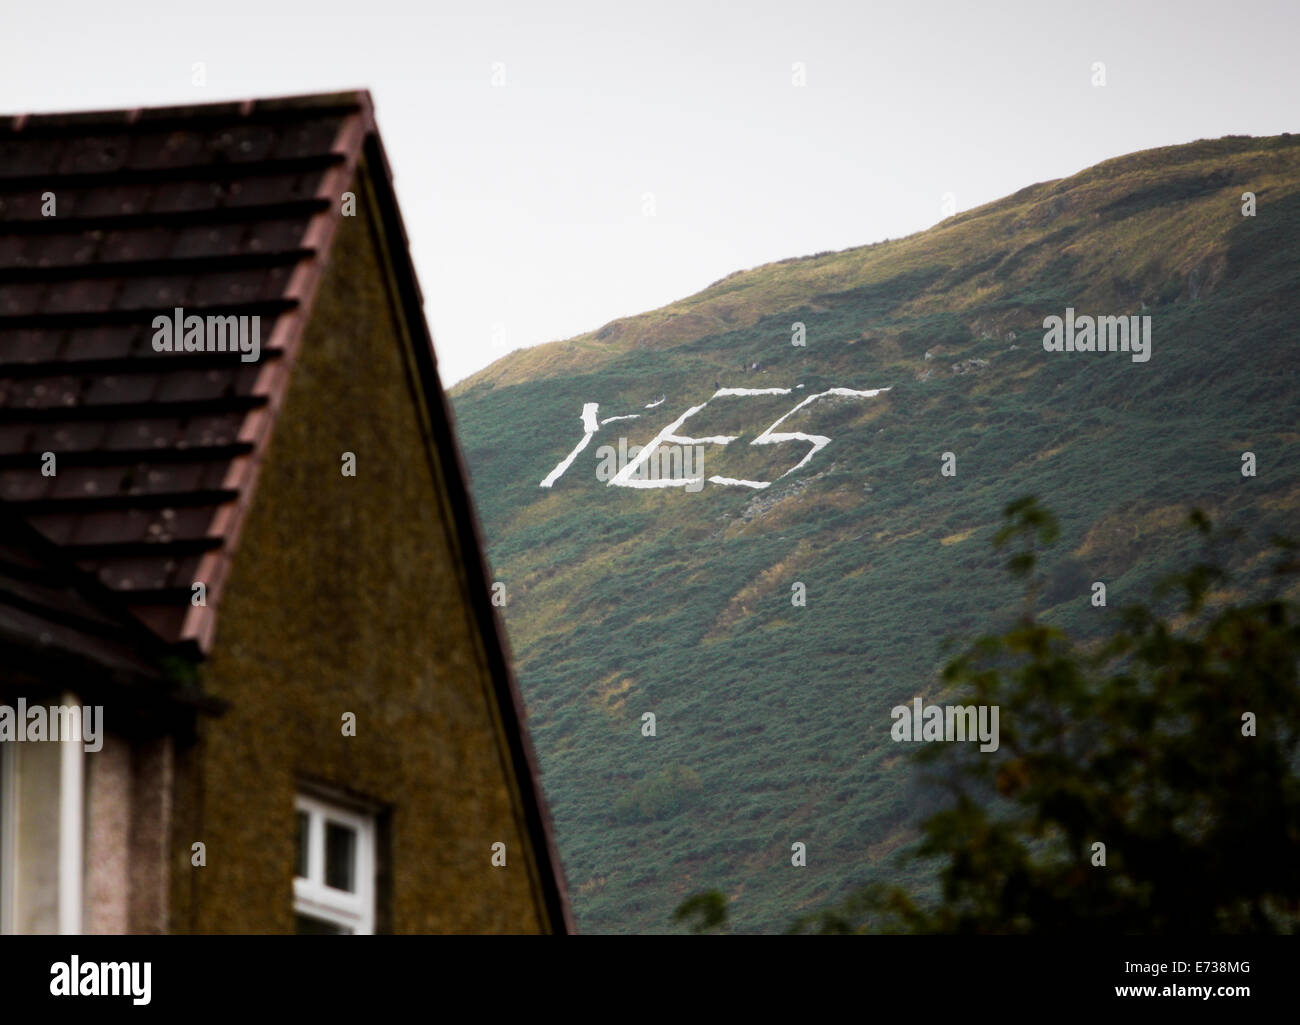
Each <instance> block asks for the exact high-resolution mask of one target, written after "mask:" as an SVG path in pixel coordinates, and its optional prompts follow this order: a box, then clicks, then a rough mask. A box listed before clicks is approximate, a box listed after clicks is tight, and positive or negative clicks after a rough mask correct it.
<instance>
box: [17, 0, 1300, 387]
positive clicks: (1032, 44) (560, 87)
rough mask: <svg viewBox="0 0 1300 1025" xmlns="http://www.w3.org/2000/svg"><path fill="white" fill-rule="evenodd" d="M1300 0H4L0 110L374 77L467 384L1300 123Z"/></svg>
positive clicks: (244, 92)
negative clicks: (732, 289) (682, 302)
mask: <svg viewBox="0 0 1300 1025" xmlns="http://www.w3.org/2000/svg"><path fill="white" fill-rule="evenodd" d="M191 9H193V10H196V11H198V13H191ZM307 11H311V12H312V13H311V14H310V15H307V14H306V13H305V12H307ZM1298 11H1300V3H1297V2H1295V0H1290V2H1257V0H1238V2H1236V3H1233V4H1230V5H1224V4H1222V3H1207V2H1200V0H1190V2H1189V0H1179V2H1177V3H1170V2H1168V0H1165V2H1157V3H1143V2H1141V0H1122V2H1116V3H1089V2H1086V0H1083V2H1071V3H1056V2H1044V0H1037V2H1033V0H1031V2H1023V3H1021V2H1016V3H1000V2H998V0H985V2H982V3H971V2H969V0H956V2H944V3H927V2H923V0H904V2H899V3H888V4H883V3H873V2H870V0H837V2H819V0H785V2H769V3H747V4H742V3H709V2H707V0H687V2H674V0H656V2H655V3H653V4H635V5H633V4H624V3H618V2H616V0H604V2H584V3H577V2H567V3H557V2H554V0H532V2H526V0H519V2H513V3H473V2H462V3H456V4H453V3H446V2H442V0H425V2H420V0H362V2H359V3H358V2H356V0H347V2H341V0H312V2H306V0H297V2H295V3H287V2H282V0H255V2H249V0H222V2H220V3H214V4H205V5H203V6H202V9H199V8H198V5H195V4H186V3H178V2H176V0H167V2H158V0H151V2H144V0H113V2H110V3H102V2H91V0H80V2H76V3H60V2H57V0H42V2H40V3H21V4H20V3H17V2H15V0H9V2H8V3H6V4H5V5H4V10H3V26H4V27H3V31H2V32H0V111H3V112H4V113H37V112H45V111H56V110H86V109H97V108H112V107H135V106H153V105H166V104H175V103H193V102H204V101H209V100H210V101H219V100H228V99H244V98H249V97H263V96H273V95H285V94H292V93H302V92H317V91H333V90H338V89H344V88H356V87H367V88H369V89H370V90H371V91H372V92H373V94H374V97H375V103H376V113H377V117H378V120H379V126H380V130H381V132H382V134H383V138H384V143H385V146H386V147H387V150H388V154H389V159H390V160H391V162H392V164H393V169H394V172H395V174H396V184H397V191H398V198H399V200H400V201H401V204H402V209H403V214H404V217H405V220H406V226H407V230H408V232H409V233H410V235H411V245H412V250H413V252H414V254H415V261H416V266H417V269H418V271H419V274H420V279H421V284H422V286H423V289H424V293H425V303H426V307H425V308H426V313H427V315H428V317H429V321H430V323H431V325H432V328H433V332H434V337H435V339H436V345H437V349H438V357H439V364H440V366H441V369H442V375H443V382H444V384H446V385H448V386H450V385H451V384H453V383H455V382H456V381H457V380H459V379H461V378H462V377H464V376H466V375H467V374H469V373H472V372H473V371H475V370H477V369H479V368H480V367H483V366H485V365H487V364H488V363H490V362H491V361H492V360H493V359H495V358H497V357H498V356H501V355H504V353H505V352H507V351H509V350H510V349H513V348H518V347H521V346H528V345H535V344H537V343H539V342H545V341H550V340H553V339H557V338H568V337H571V336H573V335H576V334H580V333H582V332H584V331H588V330H592V329H594V328H597V327H600V326H601V325H602V324H604V323H606V322H607V321H609V320H612V319H614V318H615V317H620V316H627V315H629V314H633V313H639V312H641V311H643V310H648V309H654V308H655V307H658V306H662V305H663V304H665V303H668V302H671V301H673V300H675V299H679V298H682V297H684V296H687V295H690V294H692V293H694V292H697V291H699V290H700V289H702V288H704V287H706V286H707V285H709V284H710V283H711V282H713V281H715V280H717V279H718V278H721V277H724V276H725V275H727V274H729V273H731V272H732V271H735V270H740V269H742V268H747V267H753V266H757V265H759V264H762V263H767V262H770V261H772V260H779V259H783V258H785V257H790V256H801V255H806V254H809V253H815V252H820V251H822V250H827V249H843V248H846V247H848V246H854V245H862V244H865V243H868V242H875V241H879V240H881V239H884V238H897V237H899V236H902V235H907V234H910V233H912V232H915V231H919V230H921V229H924V228H927V227H929V226H930V225H932V224H934V223H935V222H937V221H938V220H940V219H941V216H942V203H943V197H944V194H945V193H951V194H952V195H953V197H954V199H955V203H956V209H957V210H964V209H969V208H970V207H972V206H977V205H979V204H980V203H984V202H987V201H989V200H992V199H996V198H998V197H1000V196H1003V195H1006V194H1008V193H1011V192H1014V191H1016V190H1017V189H1020V188H1022V187H1024V186H1026V185H1030V184H1032V183H1034V182H1038V181H1044V180H1046V179H1051V178H1059V177H1063V176H1065V175H1069V174H1072V173H1074V172H1075V171H1078V170H1081V169H1082V168H1085V167H1087V166H1089V165H1091V164H1094V163H1096V162H1097V161H1099V160H1104V159H1106V158H1108V157H1113V156H1118V155H1120V154H1123V153H1128V152H1131V151H1133V150H1139V149H1146V148H1149V147H1152V146H1163V145H1169V144H1174V143H1182V142H1189V141H1191V140H1194V139H1198V138H1212V137H1218V136H1221V135H1229V134H1245V135H1275V134H1279V133H1281V132H1284V131H1292V132H1294V131H1300V59H1298V58H1297V50H1296V46H1297V29H1298V28H1300V14H1298V13H1297V12H1298ZM195 62H202V63H203V64H204V65H205V70H206V84H205V85H203V86H201V87H200V86H195V85H194V84H193V83H192V67H193V65H194V63H195ZM1095 62H1102V63H1104V65H1105V85H1104V86H1100V87H1099V86H1095V85H1093V79H1094V77H1095V71H1094V68H1093V65H1094V63H1095ZM796 63H798V64H800V65H801V66H802V76H803V80H804V82H805V84H804V85H802V86H800V85H796V84H795V81H796V79H797V78H798V77H799V71H798V70H797V69H796V68H795V65H796ZM502 66H503V67H502ZM502 74H504V84H499V83H501V82H502ZM494 76H495V80H496V81H495V83H494ZM647 194H650V196H651V197H652V204H653V209H652V213H653V216H647V212H648V211H649V210H650V202H649V201H648V200H649V197H647Z"/></svg>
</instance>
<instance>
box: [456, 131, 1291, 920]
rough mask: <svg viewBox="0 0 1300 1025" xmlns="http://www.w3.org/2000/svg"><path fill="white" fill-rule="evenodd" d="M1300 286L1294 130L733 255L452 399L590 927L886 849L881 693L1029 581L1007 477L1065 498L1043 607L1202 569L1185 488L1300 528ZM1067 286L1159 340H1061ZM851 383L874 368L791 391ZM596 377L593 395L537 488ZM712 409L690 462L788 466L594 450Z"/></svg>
mask: <svg viewBox="0 0 1300 1025" xmlns="http://www.w3.org/2000/svg"><path fill="white" fill-rule="evenodd" d="M1243 192H1252V193H1254V194H1255V196H1256V197H1257V204H1258V206H1257V213H1256V216H1254V217H1244V216H1243V215H1242V193H1243ZM1298 285H1300V137H1297V136H1281V137H1278V138H1271V139H1253V138H1239V137H1229V138H1226V139H1220V140H1216V141H1203V142H1197V143H1193V144H1190V145H1187V146H1179V147H1170V148H1166V149H1159V150H1151V151H1147V152H1143V153H1137V154H1133V155H1131V156H1127V157H1123V158H1120V159H1117V160H1112V161H1108V162H1106V163H1104V164H1101V165H1098V166H1097V167H1094V168H1091V169H1089V170H1087V171H1084V172H1082V173H1080V174H1078V175H1075V176H1073V177H1071V178H1068V179H1063V180H1061V181H1056V182H1049V183H1044V184H1040V185H1034V186H1032V187H1030V188H1027V189H1024V190H1022V191H1020V192H1018V193H1016V194H1015V195H1013V196H1010V197H1008V198H1006V199H1003V200H1000V201H998V202H996V203H992V204H989V205H987V206H984V207H980V208H978V209H976V210H972V211H969V212H966V213H962V214H960V215H958V216H956V217H953V218H950V219H948V220H946V221H944V222H943V223H941V224H940V225H938V226H936V227H935V228H933V229H931V230H929V231H926V232H922V233H920V234H917V235H913V236H910V237H908V238H905V239H900V240H895V241H889V242H884V243H880V244H877V245H872V246H866V247H862V248H857V249H851V250H846V251H844V252H839V253H826V254H821V255H818V256H814V257H809V258H806V259H799V260H788V261H783V262H781V263H777V264H772V265H769V266H765V267H760V268H757V269H755V270H751V271H746V272H742V273H738V274H734V275H732V276H730V277H728V278H726V279H724V280H723V281H720V282H717V283H716V284H714V285H712V286H710V287H709V288H707V289H705V290H704V291H703V292H701V293H699V294H698V295H696V296H693V297H691V298H689V299H686V300H684V301H682V302H679V303H676V304H673V305H672V306H669V307H665V308H664V309H662V310H657V311H654V312H652V313H647V314H644V315H641V316H636V317H629V318H627V319H624V320H619V321H615V322H614V323H612V324H609V325H607V326H606V327H604V328H602V329H601V330H600V331H597V332H595V333H593V334H590V335H584V336H582V337H580V338H576V339H573V340H570V341H566V342H557V343H553V344H551V345H545V346H540V347H538V348H535V349H530V350H526V351H521V352H516V353H513V354H511V355H510V356H507V357H506V358H504V359H502V360H500V361H498V362H497V363H495V364H493V365H492V366H491V367H489V368H487V369H486V370H484V371H482V372H481V373H479V374H477V375H475V376H474V377H472V378H470V379H468V380H467V381H465V382H463V383H462V384H461V385H460V386H459V387H458V388H457V389H455V391H454V393H453V398H454V401H455V407H456V413H457V418H458V421H459V430H460V437H461V442H462V445H463V446H464V448H465V451H466V455H467V457H468V460H469V463H470V468H471V471H472V474H473V486H474V492H475V497H476V501H477V503H478V508H479V512H480V515H481V516H482V518H483V521H484V527H485V531H486V534H487V538H488V542H489V547H490V556H491V559H492V563H493V566H494V568H495V574H496V578H497V579H498V580H499V581H500V582H501V583H503V584H504V585H505V587H506V594H507V595H508V606H507V608H506V610H505V612H506V619H507V624H508V627H509V631H510V637H511V642H512V644H513V647H514V654H515V658H516V662H517V667H518V671H519V675H520V681H521V685H522V687H523V690H524V696H525V699H526V701H527V704H528V709H529V718H530V726H531V730H532V734H533V738H534V742H535V744H536V746H537V748H538V752H539V756H540V759H541V763H542V769H543V773H544V779H545V785H546V790H547V795H548V798H549V800H550V804H551V809H552V813H553V815H554V817H555V821H556V827H557V831H558V836H559V843H560V848H561V854H562V856H563V860H564V863H565V867H566V870H567V872H568V876H569V880H570V887H571V891H572V896H573V901H574V907H575V911H576V914H577V917H578V921H579V925H580V927H581V928H582V929H584V930H588V931H642V932H644V931H661V930H662V931H671V930H673V929H674V928H675V927H674V926H673V925H672V924H671V921H670V916H671V912H672V909H673V908H674V907H675V905H676V904H677V902H678V901H679V900H680V899H681V898H682V897H683V896H685V895H687V894H689V893H692V892H695V891H698V890H702V889H707V888H713V887H717V888H719V889H722V890H724V891H725V892H727V893H728V894H729V895H730V896H731V897H732V898H733V904H732V917H733V921H734V923H735V925H736V927H737V928H740V929H747V930H760V929H762V930H772V929H778V928H783V927H784V926H785V925H787V924H788V923H789V921H790V920H791V919H792V918H793V917H794V916H795V915H796V914H798V913H800V912H802V911H804V910H806V909H808V908H809V907H813V906H816V905H818V904H820V903H823V902H825V901H827V900H830V899H833V898H835V897H837V896H839V895H841V894H842V893H844V892H845V890H846V889H847V888H848V887H850V886H852V885H854V884H857V883H861V882H865V881H868V880H870V879H872V878H874V877H877V876H878V875H882V874H889V873H896V872H897V871H898V870H897V868H896V867H895V865H894V859H893V855H894V854H895V853H896V852H898V851H899V850H900V849H903V848H904V847H906V845H907V844H908V843H909V842H910V841H911V839H912V838H913V832H912V830H913V823H914V822H915V821H916V819H917V817H918V816H919V815H921V814H923V813H924V812H925V811H926V810H927V802H929V801H930V800H932V798H931V797H930V796H929V795H928V793H927V791H925V790H924V789H923V788H921V787H920V786H919V785H918V783H917V781H916V780H915V779H913V778H912V775H911V770H910V769H909V768H908V762H907V759H905V758H903V757H902V755H903V753H904V752H903V750H902V749H901V747H900V745H898V744H895V743H894V742H893V741H892V740H891V739H890V733H889V730H890V726H891V724H892V720H891V718H890V714H889V712H890V709H891V708H892V707H893V706H894V705H896V704H899V703H903V702H907V701H910V700H911V698H912V697H913V696H914V695H921V696H923V697H924V698H925V699H926V701H927V702H929V701H939V700H941V698H942V693H941V684H940V682H939V680H938V678H937V676H936V669H937V668H938V666H939V665H940V664H941V662H942V659H943V654H944V649H943V646H942V645H943V642H944V640H945V639H946V638H953V637H969V636H970V635H972V634H974V633H977V632H982V631H984V630H987V629H993V628H996V627H997V626H999V625H1000V624H1002V623H1004V622H1005V621H1006V619H1007V617H1009V616H1010V615H1012V614H1013V613H1014V611H1015V609H1016V608H1017V602H1018V599H1019V596H1018V594H1017V593H1014V592H1013V590H1012V587H1011V585H1010V584H1009V583H1008V581H1007V579H1006V577H1005V574H1004V573H1003V572H1002V569H1001V563H1000V562H999V560H998V559H997V558H995V557H994V555H993V553H992V551H991V549H990V547H989V544H988V540H989V538H990V537H991V535H992V533H993V531H994V530H995V529H996V527H997V526H998V525H999V522H1000V516H1001V510H1002V507H1003V506H1004V505H1005V504H1006V503H1007V502H1008V501H1010V500H1011V499H1013V498H1016V497H1018V496H1020V495H1023V494H1026V493H1033V494H1036V495H1037V496H1039V498H1040V500H1041V501H1042V502H1043V503H1044V504H1045V505H1047V506H1049V507H1050V508H1051V509H1052V510H1053V511H1054V512H1056V514H1057V515H1058V517H1059V518H1060V521H1061V527H1062V543H1061V544H1059V545H1058V546H1057V547H1056V549H1054V550H1053V551H1052V552H1051V553H1050V554H1049V555H1048V557H1047V558H1046V559H1045V562H1044V568H1045V571H1046V573H1047V584H1046V587H1045V588H1044V593H1043V595H1042V597H1041V602H1042V606H1043V607H1044V608H1046V609H1047V610H1048V611H1047V616H1048V617H1049V618H1052V619H1058V620H1060V621H1062V622H1069V623H1070V624H1071V625H1072V626H1073V627H1075V628H1078V629H1082V630H1085V631H1087V630H1090V629H1092V628H1094V627H1096V626H1100V624H1101V623H1102V622H1103V621H1104V619H1103V617H1105V616H1106V615H1108V614H1109V613H1108V610H1106V609H1099V608H1094V607H1093V606H1092V605H1091V604H1090V601H1089V598H1090V596H1091V593H1092V591H1091V585H1092V583H1093V582H1094V581H1098V580H1100V581H1103V582H1104V583H1105V584H1106V586H1107V588H1108V592H1109V593H1108V598H1109V602H1110V604H1111V605H1112V606H1114V605H1115V604H1117V603H1119V602H1122V601H1123V600H1124V599H1125V598H1126V597H1131V598H1139V597H1141V598H1144V599H1145V598H1147V597H1148V596H1149V589H1150V586H1151V584H1152V582H1153V581H1154V579H1155V578H1156V577H1157V576H1159V575H1161V574H1163V573H1164V572H1167V571H1169V570H1170V569H1172V568H1174V567H1175V566H1180V565H1182V564H1183V563H1184V562H1185V560H1186V559H1187V558H1188V557H1189V554H1190V553H1191V551H1192V550H1193V549H1192V545H1193V542H1192V541H1191V540H1190V538H1189V536H1188V535H1187V534H1186V533H1185V532H1184V531H1182V530H1181V529H1180V526H1179V525H1180V523H1181V521H1182V519H1183V517H1184V515H1185V512H1186V510H1187V508H1188V507H1189V506H1191V505H1198V506H1200V507H1202V508H1204V509H1205V510H1206V511H1207V512H1209V513H1210V515H1211V516H1212V517H1213V518H1214V519H1215V520H1216V521H1220V522H1224V523H1227V524H1229V525H1232V526H1236V527H1239V528H1241V529H1242V530H1243V531H1244V532H1245V533H1246V536H1247V539H1248V543H1250V542H1252V541H1253V542H1257V543H1260V544H1262V543H1263V540H1264V539H1265V538H1267V537H1268V536H1269V535H1270V534H1272V533H1277V532H1281V531H1286V530H1290V531H1291V532H1292V533H1300V514H1298V513H1297V510H1298V509H1300V428H1298V426H1297V424H1298V422H1300V417H1297V412H1298V407H1300V401H1298V394H1300V393H1298V391H1297V377H1298V375H1297V364H1296V359H1295V355H1296V354H1295V346H1294V343H1293V339H1294V337H1295V332H1296V325H1297V322H1298V319H1300V295H1298V293H1297V286H1298ZM1067 307H1069V308H1072V309H1073V310H1075V311H1076V313H1077V314H1078V315H1080V316H1083V315H1088V316H1129V315H1136V316H1144V315H1145V316H1149V317H1150V318H1151V321H1150V324H1151V339H1152V344H1151V354H1150V359H1149V361H1147V362H1135V361H1134V360H1133V359H1132V358H1131V355H1130V354H1128V353H1125V352H1048V351H1045V350H1044V347H1043V335H1044V330H1043V323H1044V318H1045V317H1049V316H1064V314H1065V310H1066V308H1067ZM795 325H803V332H804V334H805V338H806V344H805V345H803V346H798V345H793V344H792V338H793V337H795V333H796V332H797V330H798V328H796V327H795ZM755 364H757V365H758V366H757V368H755V366H754V365H755ZM719 388H721V389H723V390H724V393H723V394H720V395H719V394H716V392H717V391H718V389H719ZM727 389H747V390H761V391H775V390H780V392H781V393H779V394H762V395H740V394H727V393H726V392H725V390H727ZM831 389H848V390H851V391H857V392H861V391H868V390H875V389H889V390H888V391H884V392H882V393H881V394H878V395H875V396H874V397H863V396H858V395H853V394H846V393H839V394H834V393H832V394H826V395H824V397H822V398H818V399H815V400H813V401H811V402H807V403H804V400H805V399H808V398H810V397H811V396H813V395H818V394H821V393H826V392H830V391H831ZM661 397H662V398H663V402H662V404H657V405H653V408H647V407H650V406H651V405H652V404H655V403H656V402H657V400H659V399H660V398H661ZM588 404H598V408H597V409H595V410H591V409H590V408H588V410H587V414H588V420H589V421H591V420H595V421H597V422H598V421H601V420H608V421H610V422H607V423H604V424H601V425H600V426H599V429H598V430H597V431H596V432H595V433H594V434H593V435H592V436H591V439H590V442H589V444H588V445H587V446H586V448H585V449H583V450H582V451H581V452H579V453H578V454H577V455H576V456H575V457H574V459H573V461H572V463H571V464H570V465H569V466H568V468H567V469H566V470H564V472H563V473H561V474H558V475H557V477H556V479H555V480H554V482H553V484H552V486H551V487H545V488H544V487H540V486H539V484H540V482H541V481H542V480H543V479H544V478H546V477H547V476H548V474H551V473H552V472H553V471H554V470H555V469H556V468H557V466H559V465H560V464H561V463H562V461H563V460H564V459H565V458H566V456H567V455H569V454H570V453H571V452H572V450H573V449H574V448H575V446H576V445H578V443H579V442H580V441H581V440H582V439H583V437H584V433H585V431H584V419H583V416H584V406H587V405H588ZM801 404H802V405H801ZM696 406H703V408H702V409H700V410H699V411H697V412H696V413H695V414H694V415H692V416H690V417H689V418H688V419H686V420H685V421H684V422H683V423H682V425H681V426H680V427H679V428H678V429H677V433H678V434H679V435H682V436H689V437H692V438H706V437H720V436H721V437H734V438H735V440H734V441H732V442H730V443H729V444H725V445H723V444H709V445H705V446H704V447H703V457H704V464H703V465H704V475H705V476H708V477H718V478H722V479H724V480H738V481H745V480H747V481H752V482H763V481H768V482H771V484H770V486H768V487H765V488H761V489H756V488H752V487H747V486H744V485H740V484H725V483H713V482H709V483H705V484H704V485H703V487H702V488H701V489H699V490H692V491H687V490H686V489H684V488H681V487H664V488H658V487H656V488H637V487H618V486H610V484H609V483H607V482H606V481H605V480H602V479H600V478H599V477H598V475H597V469H598V467H599V466H600V465H601V461H602V460H601V455H602V453H601V451H600V447H601V446H607V445H608V446H612V447H613V448H614V449H617V448H618V446H619V439H625V441H624V445H625V446H628V445H632V446H635V445H647V444H648V443H649V442H650V441H651V440H652V439H653V438H654V437H655V436H656V435H658V434H659V433H660V432H661V431H662V430H664V428H666V427H668V426H669V425H670V424H672V423H673V422H674V421H677V420H678V418H680V417H681V416H682V415H683V414H684V413H686V412H687V411H688V410H689V409H690V408H692V407H696ZM796 406H799V407H800V408H798V409H797V410H795V407H796ZM792 410H794V411H793V412H791V411H792ZM787 413H789V414H790V415H789V416H785V415H786V414H787ZM614 417H619V418H623V419H615V420H611V419H610V418H614ZM632 417H635V418H632ZM782 417H785V418H784V419H782ZM778 420H780V423H779V426H774V425H776V422H777V421H778ZM765 430H766V431H771V432H774V433H796V432H797V433H800V434H803V435H807V436H809V437H814V438H825V439H829V442H828V443H826V444H824V446H822V447H820V448H817V450H816V451H815V453H814V454H812V457H811V458H810V459H809V460H808V461H807V462H806V463H805V464H804V465H802V466H801V467H799V468H798V469H797V470H794V471H793V472H790V473H789V474H788V475H785V476H782V475H783V474H785V473H786V471H787V470H789V469H790V468H792V467H794V466H795V465H796V464H798V463H799V462H800V461H801V460H802V459H804V457H805V456H807V455H809V453H810V452H812V451H813V449H814V448H815V446H816V445H819V444H821V443H820V442H809V441H807V440H802V441H801V440H786V441H779V440H778V441H777V442H776V443H762V444H758V445H755V444H753V441H754V440H755V439H756V438H759V437H760V436H761V435H762V434H763V433H764V431H765ZM1247 451H1249V452H1253V453H1254V455H1255V460H1256V463H1257V466H1258V474H1257V476H1255V477H1253V478H1247V477H1243V475H1242V472H1241V467H1242V454H1243V453H1244V452H1247ZM944 453H951V454H952V456H953V457H954V460H955V467H956V473H955V475H953V476H945V475H944V474H942V473H941V466H942V456H943V454H944ZM1251 572H1252V567H1251V566H1249V565H1248V566H1247V567H1246V573H1247V576H1246V580H1247V585H1246V586H1249V581H1250V579H1251V577H1250V573H1251ZM796 583H801V584H803V585H804V588H805V589H806V594H807V601H806V605H805V606H803V607H799V606H796V605H795V604H792V586H793V585H795V584H796ZM647 712H652V713H654V715H655V716H656V734H657V735H656V736H654V737H644V736H642V731H641V725H642V716H643V714H644V713H647ZM796 841H798V842H803V843H805V844H807V850H808V865H807V867H806V868H796V867H793V866H792V865H791V863H790V851H791V844H792V843H794V842H796Z"/></svg>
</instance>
